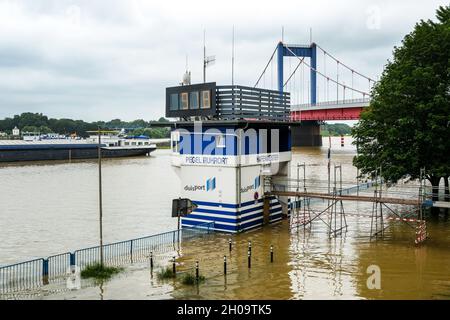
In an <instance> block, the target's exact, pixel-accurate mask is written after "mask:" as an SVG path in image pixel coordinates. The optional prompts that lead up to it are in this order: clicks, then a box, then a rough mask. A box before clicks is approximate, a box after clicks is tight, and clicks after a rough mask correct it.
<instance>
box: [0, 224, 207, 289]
mask: <svg viewBox="0 0 450 320" xmlns="http://www.w3.org/2000/svg"><path fill="white" fill-rule="evenodd" d="M213 229H214V223H213V222H207V223H204V224H201V225H198V226H195V227H189V228H182V229H180V230H174V231H169V232H164V233H159V234H155V235H151V236H147V237H141V238H137V239H131V240H126V241H120V242H114V243H110V244H106V245H103V261H104V263H105V264H106V265H116V266H117V265H124V264H127V263H133V262H139V261H145V260H146V259H148V257H149V255H150V253H151V252H153V253H155V254H156V253H163V252H168V251H172V250H175V249H177V247H178V246H179V245H180V244H181V243H182V242H183V241H187V240H189V239H192V238H194V237H197V236H199V235H203V234H207V233H209V232H210V231H212V230H213ZM98 262H100V246H95V247H90V248H84V249H80V250H76V251H74V252H66V253H61V254H57V255H53V256H50V257H48V258H46V259H43V258H41V259H35V260H30V261H26V262H20V263H16V264H12V265H8V266H2V267H0V293H9V292H15V291H24V290H28V289H33V288H37V287H40V286H42V285H45V284H48V283H49V282H51V281H52V280H55V279H58V278H61V277H64V276H66V275H67V271H68V270H69V268H70V267H71V266H78V267H80V268H81V269H83V268H85V267H86V266H88V265H91V264H95V263H98Z"/></svg>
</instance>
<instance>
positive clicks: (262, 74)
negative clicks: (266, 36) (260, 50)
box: [253, 45, 278, 88]
mask: <svg viewBox="0 0 450 320" xmlns="http://www.w3.org/2000/svg"><path fill="white" fill-rule="evenodd" d="M277 49H278V45H277V46H276V47H275V50H273V53H272V55H271V56H270V59H269V61H267V64H266V66H265V68H264V70H263V72H262V73H261V75H260V76H259V78H258V80H257V81H256V83H255V85H254V86H253V88H256V86H257V85H258V84H259V81H260V80H261V78H262V77H263V76H264V74H265V73H266V70H267V68H268V67H269V64H271V62H272V60H273V56H274V55H275V53H276V52H277Z"/></svg>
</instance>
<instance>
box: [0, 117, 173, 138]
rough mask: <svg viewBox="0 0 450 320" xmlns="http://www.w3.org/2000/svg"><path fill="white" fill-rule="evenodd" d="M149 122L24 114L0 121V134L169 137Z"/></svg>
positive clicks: (163, 130) (161, 129) (166, 129)
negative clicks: (118, 133) (112, 132)
mask: <svg viewBox="0 0 450 320" xmlns="http://www.w3.org/2000/svg"><path fill="white" fill-rule="evenodd" d="M156 121H157V122H168V120H167V119H165V118H163V117H161V118H159V119H158V120H156ZM151 122H154V121H145V120H142V119H138V120H133V121H123V120H120V119H114V120H110V121H95V122H85V121H83V120H73V119H54V118H48V117H47V116H46V115H44V114H42V113H31V112H25V113H22V114H20V115H15V116H13V117H12V118H8V117H7V118H4V119H3V120H0V132H5V133H7V134H11V132H12V129H13V128H14V127H17V128H19V129H20V130H21V132H39V133H41V134H47V133H59V134H63V135H71V134H76V135H78V136H80V137H87V136H89V133H88V131H94V130H97V129H98V128H99V127H100V128H102V129H111V130H112V129H116V130H117V129H118V130H120V129H122V128H124V129H127V131H128V134H130V135H146V136H148V137H150V138H154V139H159V138H168V137H170V129H168V128H160V127H157V128H152V127H151Z"/></svg>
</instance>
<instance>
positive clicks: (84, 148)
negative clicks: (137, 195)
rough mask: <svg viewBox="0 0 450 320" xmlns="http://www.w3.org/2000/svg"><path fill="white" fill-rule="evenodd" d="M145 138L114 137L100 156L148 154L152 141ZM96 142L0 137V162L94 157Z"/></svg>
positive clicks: (154, 146)
mask: <svg viewBox="0 0 450 320" xmlns="http://www.w3.org/2000/svg"><path fill="white" fill-rule="evenodd" d="M142 140H144V139H117V140H116V141H115V142H112V143H111V142H110V141H109V142H107V143H101V144H100V146H101V150H102V151H101V152H102V157H104V158H118V157H134V156H145V155H150V153H151V152H153V151H154V150H155V149H156V145H155V144H151V143H150V142H149V141H142ZM97 157H98V143H94V142H93V141H92V142H91V141H86V140H71V139H67V140H64V139H62V140H56V141H53V140H48V141H46V140H43V141H23V140H11V141H0V162H14V161H45V160H72V159H94V158H97Z"/></svg>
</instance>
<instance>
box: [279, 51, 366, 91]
mask: <svg viewBox="0 0 450 320" xmlns="http://www.w3.org/2000/svg"><path fill="white" fill-rule="evenodd" d="M285 48H286V49H287V50H288V51H289V52H290V53H291V54H292V55H293V56H294V57H296V58H297V59H298V60H299V61H302V59H301V58H300V57H299V56H297V55H296V54H295V53H294V52H293V51H292V50H291V49H290V48H289V47H288V46H286V47H285ZM302 63H303V64H304V65H305V66H307V67H308V68H309V69H310V70H312V71H314V72H316V73H317V74H318V75H320V76H322V77H325V78H326V79H327V81H331V82H333V83H335V84H336V85H337V88H339V86H340V87H342V88H344V91H345V89H348V90H352V91H354V92H358V93H360V94H362V95H363V97H365V96H369V93H368V92H364V91H361V90H358V89H355V88H353V87H349V86H347V85H345V84H342V83H340V82H339V65H340V64H342V63H340V62H339V61H337V80H335V79H332V78H330V77H329V76H327V75H325V74H323V73H322V72H320V71H319V70H317V69H315V68H313V67H311V65H310V64H308V63H307V62H306V61H304V60H303V61H302ZM350 70H351V69H350ZM355 72H356V71H355ZM364 77H365V76H364ZM366 78H367V77H366ZM367 79H369V78H367ZM369 81H373V80H372V79H370V80H369ZM338 91H339V89H338ZM338 100H339V99H338Z"/></svg>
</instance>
